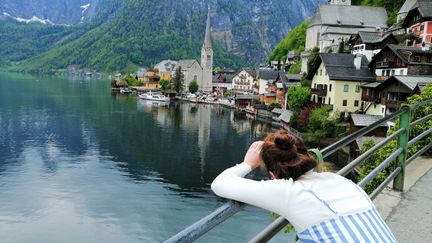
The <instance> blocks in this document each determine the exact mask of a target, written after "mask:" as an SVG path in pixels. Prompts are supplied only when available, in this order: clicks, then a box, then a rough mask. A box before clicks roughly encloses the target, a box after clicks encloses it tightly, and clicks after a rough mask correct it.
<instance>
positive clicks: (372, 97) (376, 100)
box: [361, 94, 380, 103]
mask: <svg viewBox="0 0 432 243" xmlns="http://www.w3.org/2000/svg"><path fill="white" fill-rule="evenodd" d="M361 99H362V101H366V102H374V103H379V102H380V100H379V98H378V96H377V95H373V94H370V95H366V94H364V95H362V97H361Z"/></svg>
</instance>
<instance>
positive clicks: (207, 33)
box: [203, 8, 212, 48]
mask: <svg viewBox="0 0 432 243" xmlns="http://www.w3.org/2000/svg"><path fill="white" fill-rule="evenodd" d="M203 47H204V48H211V47H212V44H211V26H210V8H209V10H208V13H207V22H206V30H205V36H204V43H203Z"/></svg>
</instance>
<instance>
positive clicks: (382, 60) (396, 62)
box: [369, 44, 432, 81]
mask: <svg viewBox="0 0 432 243" xmlns="http://www.w3.org/2000/svg"><path fill="white" fill-rule="evenodd" d="M369 67H370V68H371V69H372V70H373V71H374V72H375V74H376V76H377V80H378V81H383V80H386V79H388V78H389V77H390V76H394V75H430V74H432V51H431V50H428V49H426V48H416V47H408V46H398V45H393V44H389V45H387V46H386V47H384V49H382V50H381V51H380V52H379V53H378V54H376V55H375V56H374V57H373V58H372V61H371V62H370V63H369Z"/></svg>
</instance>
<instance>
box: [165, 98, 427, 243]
mask: <svg viewBox="0 0 432 243" xmlns="http://www.w3.org/2000/svg"><path fill="white" fill-rule="evenodd" d="M428 104H432V100H427V101H423V102H420V103H417V104H414V105H411V106H408V105H404V106H403V107H402V108H401V109H400V110H399V111H397V112H395V113H393V114H391V115H389V116H386V117H384V118H383V119H381V120H379V121H377V122H375V123H373V124H372V125H370V126H368V127H364V128H362V129H360V130H358V131H356V132H354V133H352V134H350V135H348V136H346V137H345V138H343V139H341V140H339V141H338V142H336V143H334V144H332V145H330V146H327V147H326V148H324V149H322V150H318V149H311V150H310V152H313V153H315V154H316V155H317V159H318V160H319V161H320V162H322V161H323V159H324V158H326V157H328V156H329V155H331V154H333V153H334V152H336V151H338V150H339V149H341V148H342V147H344V146H346V145H348V144H350V143H351V142H353V141H354V140H355V139H356V138H358V137H360V136H363V135H365V134H367V133H369V132H371V131H373V130H374V129H376V128H378V127H379V126H380V125H381V124H383V123H385V122H388V121H390V120H393V119H394V118H396V117H400V119H401V120H400V124H399V129H398V130H397V131H396V132H394V133H393V134H392V135H390V136H389V137H387V138H386V139H384V140H383V141H381V142H379V143H378V144H376V145H375V146H374V147H372V148H371V149H370V150H368V151H367V152H365V153H364V154H362V155H360V156H359V157H358V158H356V159H355V160H353V161H351V162H350V163H348V164H347V165H346V166H345V167H344V168H342V169H341V170H339V171H338V174H341V175H346V174H347V173H349V172H350V171H352V170H353V169H354V168H355V167H356V166H357V165H358V164H360V163H361V162H362V161H364V160H365V159H367V158H368V157H369V156H371V155H372V153H373V152H374V151H376V150H378V149H379V148H381V147H383V146H384V145H385V144H387V143H388V142H389V141H390V140H393V139H396V138H398V143H399V144H398V149H397V150H396V151H394V152H393V153H392V154H391V155H390V156H389V157H388V158H386V159H385V160H384V161H382V162H381V163H380V165H378V166H377V167H376V168H375V169H374V170H372V171H371V172H370V173H369V174H368V175H366V176H365V177H364V178H363V180H361V181H360V182H359V183H358V184H359V186H361V187H364V186H365V185H366V184H367V182H369V181H370V180H372V179H373V178H375V176H376V175H377V174H378V173H379V172H380V171H382V170H383V169H385V168H386V167H387V166H388V165H389V164H390V163H391V162H392V161H394V160H396V159H397V160H398V166H397V167H396V168H395V169H394V170H393V171H392V172H391V173H390V175H389V176H388V177H387V178H386V179H385V180H384V181H383V182H382V183H381V184H380V185H379V186H378V187H377V188H376V189H375V191H373V192H372V193H371V194H370V197H371V198H372V199H373V198H375V197H376V196H377V195H378V194H379V193H380V192H381V191H382V190H383V189H384V188H385V187H386V186H387V185H388V184H389V183H390V182H391V181H392V180H394V181H395V182H394V187H395V188H396V189H399V190H403V180H404V170H405V166H406V165H407V164H408V163H410V162H411V161H412V160H414V159H415V158H416V157H418V156H419V155H421V154H423V153H425V152H426V151H427V150H428V149H429V148H431V147H432V144H429V145H427V146H425V147H424V148H422V149H421V150H419V151H417V153H415V154H414V155H413V156H411V157H410V158H407V148H408V146H411V145H413V144H414V143H416V142H418V141H420V140H421V139H423V138H425V137H426V136H427V135H429V134H432V128H431V129H428V130H427V131H425V132H423V133H421V134H420V135H418V136H416V137H415V138H413V139H411V140H410V141H408V137H409V136H408V135H409V130H410V128H411V127H414V126H416V125H418V124H420V123H421V122H424V121H426V120H429V119H432V116H431V115H426V116H425V117H423V118H420V119H419V120H417V121H413V122H410V120H411V117H410V116H411V110H412V109H416V108H418V107H421V106H425V105H428ZM404 140H406V141H404ZM401 143H402V144H401ZM401 183H402V184H401ZM245 205H246V204H243V203H239V202H235V201H232V200H229V201H228V202H227V203H225V204H223V205H222V206H221V207H219V208H217V209H216V210H215V211H213V212H212V213H211V214H209V215H207V216H206V217H204V218H202V219H201V220H199V221H197V222H196V223H194V224H193V225H191V226H189V227H188V228H186V229H184V230H183V231H181V232H179V233H178V234H176V235H174V236H173V237H171V238H169V239H168V240H166V241H165V242H191V241H194V240H196V239H198V238H199V237H200V236H202V235H203V234H205V233H206V232H208V231H209V230H210V229H212V228H213V227H215V226H216V225H218V224H219V223H221V222H223V221H224V220H225V219H227V218H229V217H231V216H232V215H234V214H235V213H237V212H238V211H240V210H241V209H242V208H243V207H244V206H245ZM288 224H289V222H288V221H287V220H286V219H284V218H282V217H279V218H278V219H276V220H275V221H273V223H271V224H270V225H269V226H267V227H266V228H265V229H264V230H263V231H262V232H260V233H259V234H258V235H256V236H255V237H254V238H253V239H252V240H251V241H250V242H267V241H268V240H269V239H271V238H272V237H273V236H274V235H275V234H277V233H278V232H279V231H280V230H281V229H282V228H283V227H285V226H286V225H288Z"/></svg>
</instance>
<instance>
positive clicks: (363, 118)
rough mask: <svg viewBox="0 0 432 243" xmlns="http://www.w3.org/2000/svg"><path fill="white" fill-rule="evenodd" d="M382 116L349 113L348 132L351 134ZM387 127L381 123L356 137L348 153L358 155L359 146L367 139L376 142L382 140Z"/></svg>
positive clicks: (385, 134)
mask: <svg viewBox="0 0 432 243" xmlns="http://www.w3.org/2000/svg"><path fill="white" fill-rule="evenodd" d="M383 117H384V116H379V115H367V114H351V117H350V127H349V132H350V134H352V133H354V132H356V131H358V130H360V129H362V128H364V127H367V126H370V125H372V124H373V123H375V122H377V121H379V120H381V119H382V118H383ZM388 129H389V125H388V124H386V123H383V124H381V125H380V126H379V127H377V128H375V129H374V130H372V131H370V132H368V133H367V134H365V135H364V136H362V137H359V138H358V139H356V141H353V142H352V143H351V144H350V149H351V153H350V154H351V155H354V156H355V157H357V156H358V155H359V152H360V148H361V147H362V145H363V144H364V142H365V141H367V140H374V141H376V142H379V141H381V140H383V138H385V137H386V136H387V131H388Z"/></svg>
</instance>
